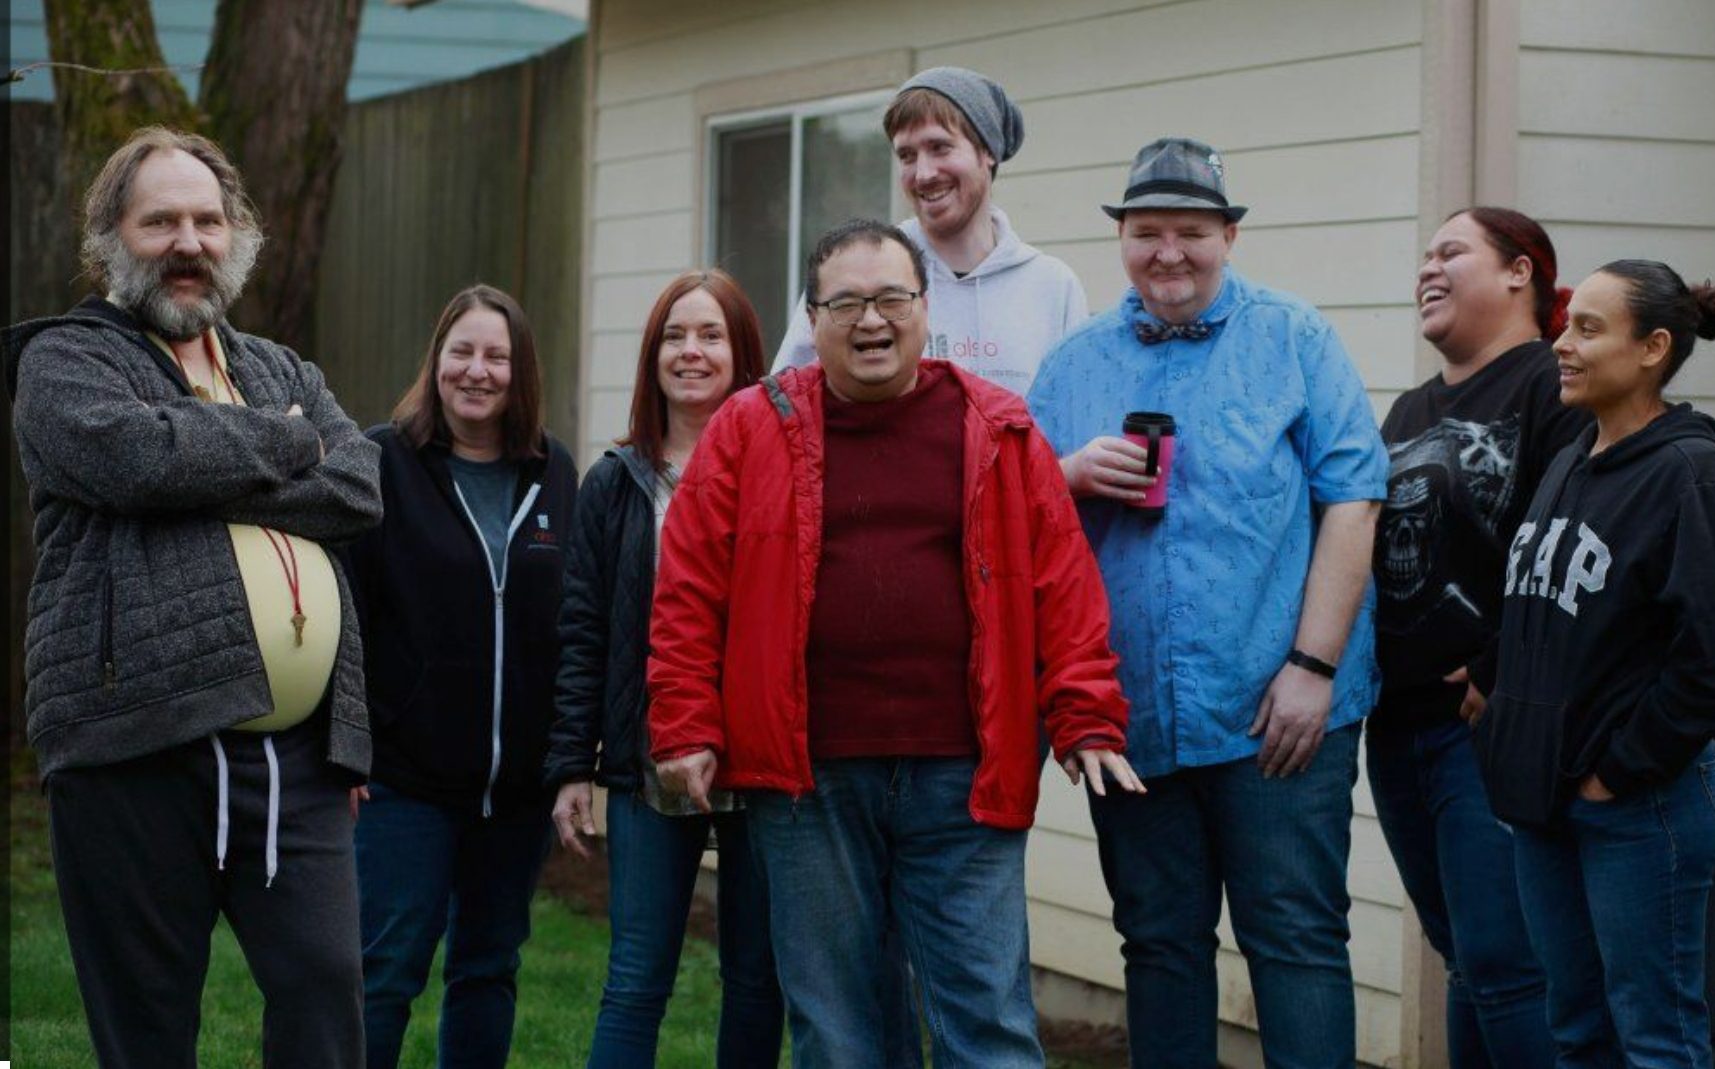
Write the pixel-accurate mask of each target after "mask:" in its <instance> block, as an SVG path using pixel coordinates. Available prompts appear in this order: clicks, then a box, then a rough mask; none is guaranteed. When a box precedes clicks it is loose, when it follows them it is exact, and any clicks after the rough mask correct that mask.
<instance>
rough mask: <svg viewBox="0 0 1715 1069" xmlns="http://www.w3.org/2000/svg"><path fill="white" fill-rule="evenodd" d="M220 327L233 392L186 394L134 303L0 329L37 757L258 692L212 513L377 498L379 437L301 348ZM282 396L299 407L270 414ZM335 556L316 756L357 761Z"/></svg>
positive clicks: (310, 526) (211, 710)
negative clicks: (233, 399)
mask: <svg viewBox="0 0 1715 1069" xmlns="http://www.w3.org/2000/svg"><path fill="white" fill-rule="evenodd" d="M218 329H219V331H220V338H221V342H222V344H223V345H224V346H225V348H226V355H227V361H228V364H229V367H230V371H231V375H232V380H233V383H234V384H235V385H236V386H237V387H238V391H239V393H241V394H242V395H243V396H244V399H245V401H246V402H247V406H236V405H214V404H207V403H205V402H201V401H198V400H196V399H195V398H194V397H192V396H191V393H190V390H189V387H188V384H187V383H186V382H185V379H184V376H183V374H182V373H181V372H180V371H179V369H178V367H177V366H176V365H175V364H174V362H173V361H172V360H170V359H168V358H167V356H166V354H164V353H162V352H161V351H160V349H159V348H157V347H156V346H155V345H154V344H152V343H151V342H150V341H149V339H148V338H147V337H146V336H145V335H144V333H143V331H142V328H141V326H140V325H139V324H138V323H137V322H136V320H134V319H132V318H131V316H130V315H128V314H127V313H125V312H123V311H121V310H120V309H118V308H115V307H114V306H113V305H111V304H108V303H107V302H106V301H104V300H101V299H100V298H97V297H91V298H88V299H86V300H85V301H84V302H83V303H82V304H79V305H78V306H77V307H76V308H74V309H73V310H72V311H71V312H69V313H67V314H66V315H64V316H58V317H54V318H50V319H39V320H33V321H31V322H28V323H22V324H19V325H17V326H14V327H10V328H8V329H7V330H6V332H5V336H4V341H5V352H6V385H7V389H8V392H9V393H10V394H11V395H12V398H13V405H12V422H13V430H14V433H15V434H16V435H17V438H18V447H19V449H18V458H19V461H20V462H21V464H22V466H23V469H24V476H25V477H26V478H27V479H28V480H29V482H30V505H31V507H32V508H33V509H34V511H35V515H36V522H35V543H36V552H37V561H36V575H35V579H34V581H33V582H32V583H31V585H30V595H29V622H28V625H27V627H26V630H25V635H24V673H25V679H26V685H27V687H28V691H27V693H26V696H25V701H24V708H25V711H26V713H27V716H28V732H29V738H30V744H31V745H32V746H33V747H34V748H35V750H36V753H37V757H38V759H39V761H40V764H41V770H42V773H43V774H44V775H46V774H48V773H51V772H54V771H56V770H58V769H61V768H70V767H76V766H86V765H104V764H110V763H113V762H116V761H123V760H126V759H128V758H132V757H138V756H141V755H143V754H147V753H152V752H155V751H158V750H163V749H166V748H168V747H171V746H175V745H178V744H181V743H184V742H188V741H190V740H193V739H197V738H200V737H203V736H206V735H209V734H212V733H213V732H216V731H219V730H222V729H224V728H228V727H231V726H233V725H235V724H238V723H240V722H242V721H245V720H249V719H252V718H254V717H258V716H262V715H265V714H267V713H269V712H271V711H272V709H273V701H272V698H271V696H270V694H269V689H268V679H267V675H266V674H265V672H264V670H263V667H262V655H261V652H260V651H259V650H258V649H257V646H256V639H255V634H254V631H253V629H252V627H251V623H250V610H249V603H248V601H247V600H246V597H245V593H244V584H243V581H242V580H241V579H240V577H239V574H238V564H237V560H236V558H235V557H234V555H233V549H232V540H231V538H230V536H229V535H228V534H227V530H226V524H227V523H229V522H230V523H244V524H258V525H265V526H268V527H272V528H274V529H276V530H280V531H285V532H288V533H291V534H295V535H299V536H301V537H304V538H309V539H314V540H316V541H319V542H330V541H340V540H344V539H349V538H352V537H354V536H356V535H357V534H359V533H360V532H362V531H363V530H364V529H366V528H368V527H370V526H372V525H373V524H375V523H376V522H378V521H379V519H380V517H381V495H380V491H379V488H378V484H377V457H378V453H379V450H378V449H377V448H376V446H375V443H373V442H371V441H369V440H368V439H367V438H365V437H364V436H363V433H362V432H361V431H360V430H359V429H358V428H357V426H356V424H354V423H352V421H351V420H349V419H347V418H346V415H345V413H344V412H342V411H340V407H339V405H338V404H337V403H336V402H335V401H334V398H333V394H331V393H330V392H329V391H328V389H327V386H326V385H325V383H324V382H323V380H322V375H321V372H320V371H319V370H317V369H316V367H315V365H313V364H307V363H305V362H303V361H301V360H299V359H298V357H297V356H296V355H295V354H294V353H292V352H291V351H290V350H289V349H285V348H283V347H281V346H279V345H275V344H274V343H272V342H269V341H265V340H263V339H261V338H257V337H253V336H251V335H248V334H241V333H239V332H237V331H235V330H233V329H231V328H230V327H228V326H226V325H225V324H222V325H221V326H220V327H219V328H218ZM293 404H297V405H300V406H302V408H303V415H302V416H298V415H287V414H286V410H287V408H289V407H290V406H291V405H293ZM305 417H307V418H305ZM324 447H325V448H326V451H327V453H326V457H325V458H322V457H321V451H322V449H323V448H324ZM334 572H335V574H336V575H337V576H339V583H340V614H341V621H342V627H341V631H340V640H339V652H338V657H337V659H336V662H335V665H334V671H333V679H332V681H331V683H330V685H329V688H328V696H327V697H326V698H325V699H324V705H326V706H328V712H329V714H330V724H329V732H328V759H329V760H330V761H331V762H333V763H334V764H336V765H339V766H341V767H343V768H346V769H349V770H350V771H352V772H354V773H357V774H359V775H362V774H366V773H367V771H368V768H369V755H370V742H369V724H368V716H367V714H366V712H365V709H364V691H363V649H362V644H361V639H360V638H359V632H358V626H357V624H358V621H357V612H356V610H355V609H354V608H353V606H352V601H351V593H350V590H349V588H348V587H347V585H346V582H345V577H344V575H343V573H341V571H340V569H339V566H338V563H337V562H336V563H335V565H334Z"/></svg>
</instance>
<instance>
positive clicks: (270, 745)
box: [208, 735, 280, 887]
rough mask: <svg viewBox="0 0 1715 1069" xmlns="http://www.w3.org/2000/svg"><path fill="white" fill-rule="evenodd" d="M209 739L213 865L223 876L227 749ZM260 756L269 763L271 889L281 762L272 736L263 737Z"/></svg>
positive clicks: (228, 810)
mask: <svg viewBox="0 0 1715 1069" xmlns="http://www.w3.org/2000/svg"><path fill="white" fill-rule="evenodd" d="M208 739H209V741H210V742H212V743H214V764H215V818H214V861H215V867H216V868H218V869H219V870H220V871H222V872H225V871H226V843H227V839H228V838H229V836H230V833H231V828H232V817H231V802H230V793H231V792H230V789H229V784H230V782H231V772H230V770H229V769H228V767H227V764H226V747H224V746H222V745H221V744H220V736H219V735H210V736H209V737H208ZM262 755H263V756H264V757H266V758H267V759H268V839H267V844H266V845H265V846H264V848H263V850H264V859H265V863H266V865H267V871H268V882H267V884H266V886H268V887H272V886H274V875H275V873H277V872H279V871H280V759H279V758H278V757H276V756H275V754H274V737H273V736H272V735H265V736H263V738H262Z"/></svg>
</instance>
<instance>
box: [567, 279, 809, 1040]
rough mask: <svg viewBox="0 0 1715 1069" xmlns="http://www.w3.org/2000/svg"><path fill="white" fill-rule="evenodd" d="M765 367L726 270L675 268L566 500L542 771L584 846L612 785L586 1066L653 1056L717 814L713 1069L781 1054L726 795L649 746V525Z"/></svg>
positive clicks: (746, 846) (746, 844)
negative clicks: (605, 902) (719, 418)
mask: <svg viewBox="0 0 1715 1069" xmlns="http://www.w3.org/2000/svg"><path fill="white" fill-rule="evenodd" d="M761 374H762V336H761V332H760V330H759V328H758V326H757V321H756V312H755V311H754V310H753V309H752V307H751V304H750V301H749V299H748V298H747V297H745V295H744V292H743V291H742V290H741V289H739V286H738V283H737V282H735V281H733V279H732V277H731V276H729V275H728V274H727V273H726V272H724V271H718V270H715V271H691V272H687V273H685V274H683V275H680V276H679V277H678V278H676V279H674V280H673V281H672V282H671V283H670V284H669V285H668V286H667V289H666V290H665V291H663V292H662V294H661V296H660V297H659V298H658V299H657V300H656V301H655V307H654V309H653V310H652V311H651V312H650V314H649V321H648V324H647V325H646V326H645V327H644V331H643V344H642V347H641V350H640V352H639V354H638V363H637V381H636V386H635V389H634V391H633V394H632V404H631V428H630V433H629V434H628V435H627V436H626V438H625V439H623V440H622V444H621V445H620V446H619V448H617V449H613V450H609V451H608V453H607V455H605V456H604V457H602V459H601V460H599V461H597V462H596V464H595V465H594V466H593V467H592V468H591V469H590V471H589V477H588V479H587V480H586V482H585V486H584V491H583V494H582V495H581V496H580V497H579V499H578V507H577V515H576V518H575V520H574V523H573V528H574V530H573V534H572V543H571V548H570V550H569V552H570V554H571V560H570V562H569V564H568V568H567V573H566V588H565V604H564V608H563V610H562V613H561V617H560V637H561V641H562V642H563V644H564V652H563V653H562V655H561V665H560V676H559V684H558V691H557V696H556V702H557V704H558V708H559V714H558V717H557V719H556V721H555V724H554V732H553V741H552V746H551V750H550V753H549V757H548V762H547V779H548V782H549V783H550V784H551V785H555V786H557V787H558V789H559V797H558V799H557V801H556V803H555V806H554V823H555V825H556V826H557V828H558V830H559V835H560V841H561V842H562V843H564V844H565V845H566V846H567V847H569V848H571V849H573V850H576V851H577V852H579V853H580V854H584V855H586V856H587V855H588V853H589V847H588V845H587V843H588V839H589V837H590V836H592V835H593V834H594V832H595V824H594V821H593V818H592V805H593V797H592V793H593V792H592V789H591V781H592V780H593V781H594V782H596V783H600V784H602V785H603V786H605V787H606V788H607V850H608V866H609V879H610V880H611V894H610V895H609V903H610V906H609V916H610V920H611V922H612V926H613V942H612V946H611V949H610V951H609V955H608V977H607V987H606V989H605V990H604V991H603V992H602V999H601V1013H600V1015H599V1016H598V1017H597V1019H596V1027H595V1040H594V1046H593V1048H592V1049H591V1051H590V1059H589V1064H590V1066H591V1067H592V1069H634V1067H648V1066H652V1065H654V1064H655V1051H656V1043H657V1038H658V1033H659V1030H660V1026H661V1017H662V1015H663V1014H664V1013H665V1012H666V1008H667V999H668V997H669V996H670V995H671V994H672V993H673V980H674V977H675V976H676V975H677V972H678V965H679V950H680V947H681V946H682V945H683V943H684V938H685V924H686V920H687V918H688V916H689V913H690V908H691V893H692V890H693V889H694V887H695V885H696V879H697V869H698V863H699V862H700V861H701V859H702V856H703V851H704V848H705V847H706V846H707V844H708V841H709V832H710V829H711V827H712V829H713V831H714V835H715V840H716V843H717V844H718V848H719V851H720V872H719V881H720V882H719V886H718V896H719V897H718V906H719V924H720V961H721V966H720V971H721V984H722V993H721V1019H720V1035H719V1038H718V1040H717V1042H716V1048H715V1052H714V1054H715V1057H714V1063H715V1065H717V1066H719V1067H720V1069H749V1067H755V1066H772V1065H774V1064H775V1063H776V1062H778V1061H779V1058H780V1036H781V1029H782V1024H783V1020H784V1013H785V1009H784V1004H783V1003H782V1001H781V997H780V987H779V983H778V982H777V981H776V979H775V974H774V956H773V952H772V951H771V950H770V949H769V928H768V902H767V898H766V895H765V893H764V892H763V889H762V884H761V881H760V879H759V877H758V873H757V870H756V863H755V861H754V860H753V859H752V857H751V852H750V837H749V834H748V832H747V830H746V828H745V816H744V812H743V811H742V809H740V808H739V804H738V801H737V799H736V798H734V797H733V796H732V795H731V794H728V793H725V792H720V791H716V792H714V794H713V796H712V797H711V798H710V802H711V805H712V808H713V810H714V812H713V813H703V812H700V811H698V810H697V809H695V808H692V807H691V805H690V803H689V802H688V801H687V800H686V799H685V797H684V796H683V795H673V794H668V793H665V792H664V791H663V790H662V789H661V781H660V780H659V778H657V776H656V773H655V766H654V764H653V763H652V762H651V761H650V760H649V756H648V755H649V740H648V738H647V731H648V728H647V724H648V718H647V715H646V714H647V710H648V696H647V695H646V694H645V691H644V669H645V661H646V659H647V658H648V654H649V613H650V605H651V602H652V600H653V593H654V588H655V571H656V566H657V564H658V563H659V559H660V549H659V546H660V536H661V523H662V520H663V519H664V518H665V517H666V514H667V506H668V503H669V502H670V501H671V500H672V497H673V490H674V487H675V486H676V485H677V484H678V481H679V473H680V472H682V471H684V470H685V464H686V462H688V461H689V460H690V458H691V452H692V450H694V449H695V448H696V445H697V439H698V438H699V437H700V436H701V434H702V431H703V426H704V424H706V423H707V422H708V420H709V417H710V416H712V415H714V413H715V410H716V409H717V408H719V407H720V405H721V402H723V401H725V400H726V399H727V398H728V397H729V396H731V395H732V394H733V393H734V392H735V391H737V390H739V389H742V388H744V387H745V386H748V385H750V384H751V383H753V382H755V381H756V380H757V379H758V378H759V377H760V376H761Z"/></svg>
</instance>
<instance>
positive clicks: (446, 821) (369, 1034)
mask: <svg viewBox="0 0 1715 1069" xmlns="http://www.w3.org/2000/svg"><path fill="white" fill-rule="evenodd" d="M354 835H355V843H356V848H357V885H358V921H359V925H360V927H361V929H362V933H363V1029H364V1042H365V1044H366V1048H367V1051H368V1054H367V1064H368V1065H369V1066H370V1069H393V1067H394V1066H397V1065H398V1064H399V1048H400V1046H401V1044H403V1043H404V1040H405V1026H406V1025H407V1024H409V1023H410V1020H411V1003H412V1001H413V1000H415V999H416V997H417V996H418V995H419V994H421V993H422V991H423V988H424V986H425V985H426V984H427V983H428V980H429V968H430V966H431V965H432V964H433V963H434V957H435V947H436V946H437V945H438V944H439V943H440V941H441V936H442V934H443V933H444V932H445V931H446V926H447V903H448V901H449V900H450V898H451V896H452V883H453V861H454V855H455V852H456V844H457V837H458V830H457V823H456V821H454V820H453V818H452V817H451V816H450V815H449V814H448V813H447V812H446V811H445V810H444V809H443V808H442V807H440V806H438V805H434V804H433V803H430V802H423V801H419V800H417V799H415V798H410V797H407V796H406V795H403V794H400V793H399V792H398V791H395V790H392V789H390V788H388V787H385V786H383V785H382V784H379V783H372V784H370V786H369V801H367V802H365V803H364V804H363V808H362V809H361V810H360V811H359V813H358V820H357V828H356V831H355V833H354Z"/></svg>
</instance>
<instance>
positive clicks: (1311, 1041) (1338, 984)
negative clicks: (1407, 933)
mask: <svg viewBox="0 0 1715 1069" xmlns="http://www.w3.org/2000/svg"><path fill="white" fill-rule="evenodd" d="M1358 734H1359V727H1358V725H1357V724H1353V725H1351V726H1350V727H1345V728H1341V729H1339V730H1337V731H1333V732H1330V733H1329V734H1328V736H1327V737H1326V738H1325V739H1323V741H1322V748H1321V750H1319V751H1318V752H1317V754H1316V756H1315V758H1314V759H1313V760H1312V761H1311V762H1310V765H1309V767H1308V768H1306V769H1304V770H1303V771H1301V772H1298V773H1295V774H1293V775H1290V776H1277V777H1274V778H1271V779H1264V778H1263V775H1262V772H1261V770H1259V769H1258V768H1257V763H1256V761H1255V759H1253V758H1246V759H1244V760H1240V761H1231V762H1227V763H1225V764H1221V765H1216V766H1213V767H1211V768H1210V769H1208V770H1207V771H1208V774H1209V776H1210V780H1211V783H1210V787H1209V826H1210V827H1211V828H1213V829H1214V839H1215V843H1216V847H1215V848H1216V852H1217V856H1218V857H1219V859H1220V861H1219V864H1220V870H1221V874H1222V877H1223V880H1224V882H1225V884H1226V889H1227V904H1228V907H1229V908H1230V909H1231V910H1232V920H1233V936H1234V939H1235V940H1236V941H1237V943H1238V945H1239V950H1240V952H1242V953H1243V954H1244V956H1245V963H1246V965H1247V966H1248V967H1249V970H1250V979H1251V990H1252V992H1253V994H1254V996H1255V998H1256V1009H1257V1027H1258V1031H1259V1032H1260V1034H1261V1039H1262V1048H1263V1057H1264V1059H1265V1060H1266V1061H1267V1062H1268V1064H1269V1065H1270V1066H1271V1067H1278V1069H1336V1067H1339V1066H1351V1065H1353V1064H1355V1063H1356V1060H1357V1007H1356V1001H1355V993H1354V991H1353V986H1352V961H1351V956H1350V954H1349V952H1348V950H1347V942H1348V940H1349V939H1350V936H1351V931H1350V928H1349V926H1348V924H1347V920H1346V916H1347V913H1348V912H1349V911H1350V909H1351V905H1352V902H1351V898H1350V896H1349V895H1348V894H1347V892H1346V869H1347V861H1348V858H1349V856H1350V854H1351V846H1352V787H1353V786H1354V785H1355V784H1356V782H1357V777H1358Z"/></svg>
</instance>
